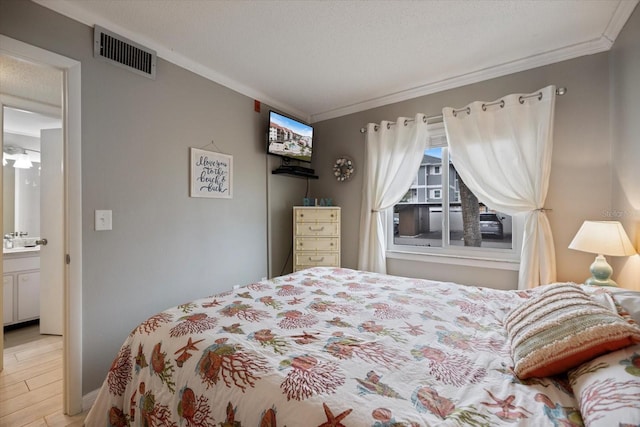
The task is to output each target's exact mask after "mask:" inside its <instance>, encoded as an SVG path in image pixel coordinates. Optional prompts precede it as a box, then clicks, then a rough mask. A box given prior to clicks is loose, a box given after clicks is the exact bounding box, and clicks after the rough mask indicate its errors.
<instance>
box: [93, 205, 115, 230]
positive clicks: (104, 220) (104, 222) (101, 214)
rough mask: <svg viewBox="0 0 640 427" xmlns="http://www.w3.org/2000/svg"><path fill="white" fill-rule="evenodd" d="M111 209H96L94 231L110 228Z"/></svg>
mask: <svg viewBox="0 0 640 427" xmlns="http://www.w3.org/2000/svg"><path fill="white" fill-rule="evenodd" d="M111 218H112V216H111V211H110V210H109V211H102V210H96V231H104V230H111V229H112V219H111Z"/></svg>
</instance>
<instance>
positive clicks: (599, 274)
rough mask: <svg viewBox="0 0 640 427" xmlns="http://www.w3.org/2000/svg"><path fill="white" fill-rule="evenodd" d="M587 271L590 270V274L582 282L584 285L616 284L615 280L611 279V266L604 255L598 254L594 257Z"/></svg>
mask: <svg viewBox="0 0 640 427" xmlns="http://www.w3.org/2000/svg"><path fill="white" fill-rule="evenodd" d="M589 271H591V275H592V276H591V277H589V278H588V279H587V280H586V281H585V282H584V283H585V285H593V286H618V284H617V283H616V282H614V281H613V280H611V274H612V273H613V268H611V266H610V265H609V263H608V262H607V259H606V258H605V257H604V255H598V256H597V257H596V260H595V261H594V262H593V264H591V267H590V268H589Z"/></svg>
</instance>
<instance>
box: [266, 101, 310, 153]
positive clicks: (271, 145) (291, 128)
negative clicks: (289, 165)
mask: <svg viewBox="0 0 640 427" xmlns="http://www.w3.org/2000/svg"><path fill="white" fill-rule="evenodd" d="M267 152H268V153H269V154H273V155H275V156H280V157H283V158H284V159H293V160H299V161H301V162H308V163H311V154H312V152H313V127H312V126H310V125H308V124H306V123H302V122H301V121H298V120H295V119H292V118H291V117H287V116H283V115H282V114H278V113H276V112H275V111H269V136H268V148H267Z"/></svg>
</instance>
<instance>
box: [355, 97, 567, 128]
mask: <svg viewBox="0 0 640 427" xmlns="http://www.w3.org/2000/svg"><path fill="white" fill-rule="evenodd" d="M565 93H567V88H566V87H559V88H557V89H556V95H558V96H562V95H564V94H565ZM533 97H538V99H540V98H542V92H536V93H533V94H531V95H522V96H521V97H520V103H521V104H522V103H523V102H524V100H525V99H527V98H533ZM501 103H502V105H504V101H502V100H499V101H494V102H487V103H486V104H482V109H483V110H484V109H485V107H487V106H490V105H498V104H501ZM468 108H469V107H466V108H461V109H459V110H453V114H454V115H455V114H456V113H460V112H462V111H467V110H468ZM467 113H468V111H467ZM414 120H415V119H405V120H404V125H405V126H406V125H407V123H409V122H412V121H414ZM423 120H424V122H425V123H429V120H433V121H434V123H439V122H441V121H442V114H440V115H438V116H425V118H424V119H423ZM395 124H396V122H387V129H388V128H389V127H390V126H391V125H395ZM375 130H378V126H377V125H376V127H375ZM360 133H367V128H360Z"/></svg>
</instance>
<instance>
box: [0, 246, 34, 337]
mask: <svg viewBox="0 0 640 427" xmlns="http://www.w3.org/2000/svg"><path fill="white" fill-rule="evenodd" d="M3 257H4V261H3V267H4V274H3V276H2V291H3V300H2V301H3V324H4V325H5V326H7V325H13V324H16V323H21V322H26V321H29V320H34V319H38V318H39V317H40V247H39V246H36V247H19V248H13V249H4V250H3Z"/></svg>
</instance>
